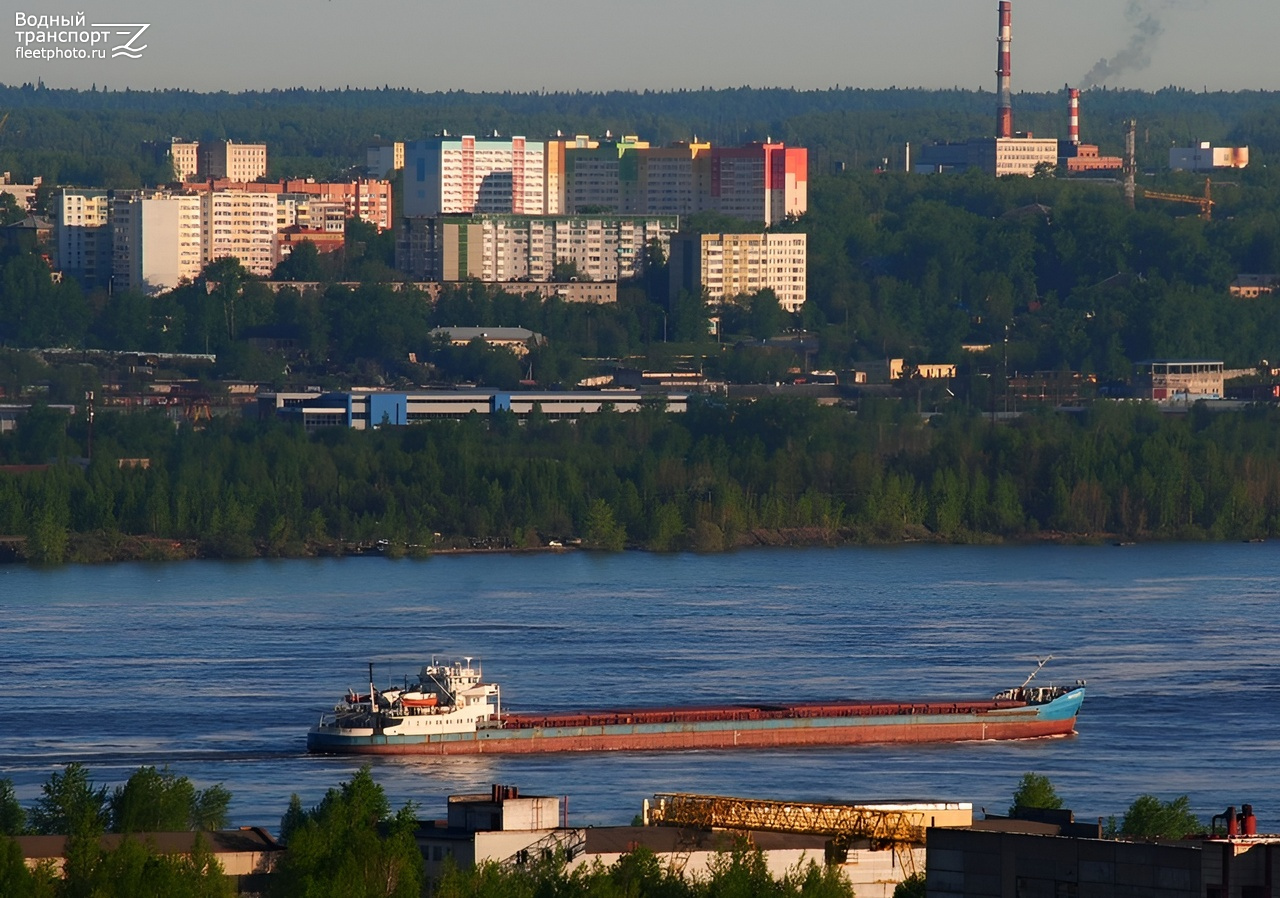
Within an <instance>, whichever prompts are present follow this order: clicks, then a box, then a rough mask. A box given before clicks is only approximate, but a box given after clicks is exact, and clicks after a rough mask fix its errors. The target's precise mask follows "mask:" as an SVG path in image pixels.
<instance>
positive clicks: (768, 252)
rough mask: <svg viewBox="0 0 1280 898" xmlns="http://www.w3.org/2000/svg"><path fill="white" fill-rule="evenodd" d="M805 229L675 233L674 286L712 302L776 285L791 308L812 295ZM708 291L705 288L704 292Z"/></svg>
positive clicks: (783, 303)
mask: <svg viewBox="0 0 1280 898" xmlns="http://www.w3.org/2000/svg"><path fill="white" fill-rule="evenodd" d="M807 268H808V243H807V237H806V235H805V234H770V233H764V234H696V233H683V234H677V235H675V236H674V237H673V238H672V239H671V254H670V262H669V270H670V278H671V292H672V295H675V294H678V293H679V292H680V291H681V290H684V291H688V292H689V293H692V294H694V295H695V296H696V295H698V294H699V293H704V295H705V296H706V297H707V300H708V301H709V302H713V303H720V302H724V301H725V300H729V299H733V298H734V297H735V296H746V295H750V294H753V293H758V292H760V291H761V290H765V289H768V290H772V291H773V292H774V293H775V294H776V295H777V297H778V304H779V305H781V306H782V308H783V309H784V310H786V311H787V312H796V311H799V309H800V307H801V306H803V305H804V303H805V300H806V298H807V296H808V279H807ZM704 291H705V292H704Z"/></svg>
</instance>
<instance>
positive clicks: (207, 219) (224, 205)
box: [200, 190, 276, 277]
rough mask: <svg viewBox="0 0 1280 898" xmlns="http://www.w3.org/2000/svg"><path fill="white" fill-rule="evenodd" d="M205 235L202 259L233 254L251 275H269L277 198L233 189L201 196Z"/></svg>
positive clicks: (273, 247) (206, 260)
mask: <svg viewBox="0 0 1280 898" xmlns="http://www.w3.org/2000/svg"><path fill="white" fill-rule="evenodd" d="M200 200H201V217H202V219H201V222H202V231H203V236H204V241H203V247H202V250H203V252H202V262H203V263H204V264H208V263H209V262H213V261H215V260H217V259H224V258H226V257H227V256H234V257H235V258H237V259H239V260H240V264H242V265H243V266H244V267H245V268H246V269H248V270H249V271H251V272H252V273H253V274H257V275H262V276H264V277H265V276H266V275H269V274H271V271H272V269H273V268H274V267H275V265H274V254H275V236H276V197H275V196H274V195H272V194H269V193H244V192H241V191H236V190H225V191H210V192H208V193H205V194H203V195H202V196H201V197H200Z"/></svg>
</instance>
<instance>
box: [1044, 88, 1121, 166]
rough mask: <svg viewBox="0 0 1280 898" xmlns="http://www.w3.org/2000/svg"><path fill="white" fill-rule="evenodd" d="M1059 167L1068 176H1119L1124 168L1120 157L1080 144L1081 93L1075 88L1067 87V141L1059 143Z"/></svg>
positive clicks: (1091, 145) (1095, 147)
mask: <svg viewBox="0 0 1280 898" xmlns="http://www.w3.org/2000/svg"><path fill="white" fill-rule="evenodd" d="M1058 165H1059V166H1060V167H1061V168H1062V169H1063V170H1064V171H1065V172H1066V173H1067V174H1068V175H1087V174H1093V173H1095V172H1105V173H1108V174H1118V173H1119V172H1120V171H1121V170H1123V168H1124V160H1123V159H1121V158H1120V157H1119V156H1103V155H1102V154H1101V153H1100V152H1099V151H1098V147H1097V146H1096V145H1094V144H1089V143H1081V142H1080V91H1079V90H1078V89H1076V88H1074V87H1067V139H1066V140H1062V141H1059V142H1058Z"/></svg>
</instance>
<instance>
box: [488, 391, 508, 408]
mask: <svg viewBox="0 0 1280 898" xmlns="http://www.w3.org/2000/svg"><path fill="white" fill-rule="evenodd" d="M489 411H491V412H509V411H511V394H510V393H494V394H493V398H491V399H490V400H489Z"/></svg>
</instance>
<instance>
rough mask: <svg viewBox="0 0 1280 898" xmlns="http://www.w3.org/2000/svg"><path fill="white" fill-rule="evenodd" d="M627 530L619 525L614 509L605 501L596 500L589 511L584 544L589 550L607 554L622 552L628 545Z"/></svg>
mask: <svg viewBox="0 0 1280 898" xmlns="http://www.w3.org/2000/svg"><path fill="white" fill-rule="evenodd" d="M626 538H627V533H626V530H625V528H623V526H622V525H621V524H619V523H618V521H617V520H616V518H615V517H614V514H613V508H612V507H611V506H610V505H609V503H608V502H606V501H604V500H603V499H596V500H595V501H594V502H592V503H591V507H590V508H589V509H588V510H587V526H586V529H585V531H584V533H583V539H582V544H583V545H584V546H585V547H587V548H589V549H600V550H603V551H605V552H621V551H622V548H623V546H624V545H625V543H626Z"/></svg>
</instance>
